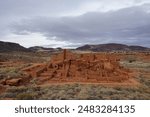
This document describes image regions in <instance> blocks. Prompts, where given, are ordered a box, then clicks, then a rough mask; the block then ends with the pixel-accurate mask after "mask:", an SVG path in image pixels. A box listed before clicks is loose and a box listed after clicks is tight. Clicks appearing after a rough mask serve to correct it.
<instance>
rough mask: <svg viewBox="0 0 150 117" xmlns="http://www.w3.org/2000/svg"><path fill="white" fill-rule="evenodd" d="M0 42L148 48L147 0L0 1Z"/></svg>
mask: <svg viewBox="0 0 150 117" xmlns="http://www.w3.org/2000/svg"><path fill="white" fill-rule="evenodd" d="M0 41H9V42H16V43H19V44H21V45H23V46H25V47H30V46H46V47H77V46H80V45H84V44H102V43H123V44H129V45H142V46H147V47H150V0H0Z"/></svg>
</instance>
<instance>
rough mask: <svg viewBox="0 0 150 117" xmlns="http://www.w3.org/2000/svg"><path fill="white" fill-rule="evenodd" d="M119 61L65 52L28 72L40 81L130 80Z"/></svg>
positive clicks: (95, 55) (105, 54)
mask: <svg viewBox="0 0 150 117" xmlns="http://www.w3.org/2000/svg"><path fill="white" fill-rule="evenodd" d="M118 61H119V59H118V57H115V55H111V54H107V53H103V54H97V53H86V54H76V53H72V52H70V51H68V50H64V51H63V52H62V53H60V54H58V55H55V56H53V57H52V58H51V61H50V62H49V63H47V64H46V65H40V66H36V69H35V68H34V67H33V68H30V69H26V71H28V72H30V74H31V76H32V77H38V79H40V81H56V82H58V81H59V82H61V81H63V82H68V81H69V82H123V81H125V80H128V79H129V74H128V70H126V69H124V68H123V67H121V66H120V65H119V62H118ZM39 69H40V70H39ZM42 79H43V80H42Z"/></svg>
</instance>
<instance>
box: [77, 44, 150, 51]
mask: <svg viewBox="0 0 150 117" xmlns="http://www.w3.org/2000/svg"><path fill="white" fill-rule="evenodd" d="M77 50H81V51H94V52H101V51H149V50H150V49H149V48H146V47H142V46H128V45H124V44H116V43H109V44H98V45H84V46H81V47H78V48H77Z"/></svg>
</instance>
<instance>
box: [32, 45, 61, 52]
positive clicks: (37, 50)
mask: <svg viewBox="0 0 150 117" xmlns="http://www.w3.org/2000/svg"><path fill="white" fill-rule="evenodd" d="M29 50H31V51H34V52H40V51H41V52H46V51H47V52H55V51H59V50H61V48H45V47H41V46H34V47H30V48H29Z"/></svg>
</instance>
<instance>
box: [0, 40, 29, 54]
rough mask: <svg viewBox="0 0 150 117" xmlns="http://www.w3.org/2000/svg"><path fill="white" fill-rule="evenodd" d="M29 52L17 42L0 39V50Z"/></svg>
mask: <svg viewBox="0 0 150 117" xmlns="http://www.w3.org/2000/svg"><path fill="white" fill-rule="evenodd" d="M13 51H16V52H29V51H30V50H28V49H27V48H25V47H23V46H21V45H19V44H17V43H11V42H3V41H0V52H13Z"/></svg>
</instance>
